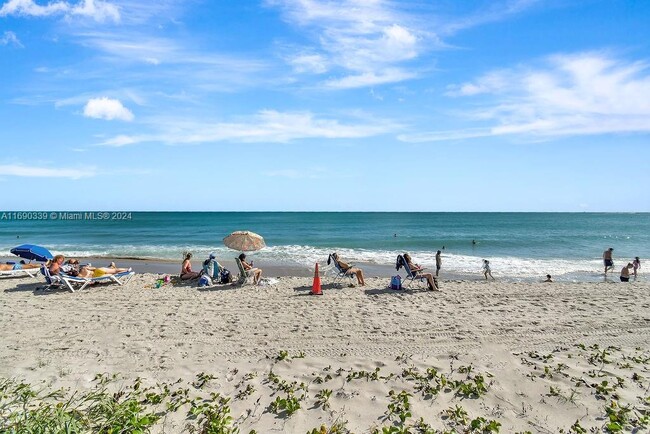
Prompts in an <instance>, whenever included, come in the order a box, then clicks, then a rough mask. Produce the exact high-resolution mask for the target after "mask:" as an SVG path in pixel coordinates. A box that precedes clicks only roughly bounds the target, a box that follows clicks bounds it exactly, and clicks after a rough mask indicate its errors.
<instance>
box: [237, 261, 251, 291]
mask: <svg viewBox="0 0 650 434" xmlns="http://www.w3.org/2000/svg"><path fill="white" fill-rule="evenodd" d="M235 262H236V263H237V268H238V269H239V279H238V280H237V284H238V285H252V284H253V280H254V279H255V277H254V276H253V275H252V273H250V272H249V271H246V270H244V266H243V265H242V263H241V261H240V260H239V258H235Z"/></svg>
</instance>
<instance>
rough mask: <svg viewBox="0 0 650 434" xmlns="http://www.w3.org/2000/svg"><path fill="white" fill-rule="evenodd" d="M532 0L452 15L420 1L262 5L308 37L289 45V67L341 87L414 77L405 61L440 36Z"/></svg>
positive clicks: (432, 46) (308, 0) (281, 0)
mask: <svg viewBox="0 0 650 434" xmlns="http://www.w3.org/2000/svg"><path fill="white" fill-rule="evenodd" d="M538 1H539V0H499V1H496V0H495V1H490V2H489V3H488V4H489V7H480V8H477V9H476V10H475V11H472V12H469V13H468V12H463V13H462V14H463V15H461V14H460V13H458V14H457V15H455V16H454V15H449V16H443V15H441V12H440V9H441V8H437V9H436V8H435V7H434V6H431V5H427V4H426V3H424V4H417V5H413V4H412V3H407V2H397V1H391V0H370V1H368V0H341V1H329V0H266V4H267V5H269V6H273V7H279V8H280V9H281V10H282V11H283V13H284V17H285V19H286V21H287V22H289V23H291V24H294V25H296V26H297V27H298V28H301V29H304V30H306V32H307V36H308V37H311V38H312V40H313V41H314V42H313V44H312V46H310V47H308V48H305V49H302V50H301V49H298V50H296V49H295V47H291V51H293V52H296V51H297V52H298V54H296V55H295V56H293V57H290V58H289V60H288V62H289V63H290V64H291V65H292V66H293V67H294V71H295V72H296V73H313V74H323V73H325V72H328V73H330V74H331V75H332V74H339V75H340V76H339V77H336V78H330V79H328V80H326V81H324V82H323V85H324V86H325V87H332V88H337V89H340V88H346V89H347V88H355V87H368V86H374V85H379V84H387V83H397V82H402V81H405V80H410V79H413V78H416V77H418V76H419V75H420V74H422V73H423V71H422V70H419V69H418V68H417V67H413V66H412V64H413V63H412V62H411V61H414V60H416V59H418V58H422V57H423V56H424V55H425V54H427V53H429V52H431V51H433V50H438V49H444V48H449V45H448V44H447V43H446V42H444V41H443V40H442V38H441V35H444V36H451V35H453V34H455V33H457V32H459V31H461V30H464V29H467V28H470V27H475V26H479V25H482V24H485V23H488V22H494V21H499V20H503V19H507V18H508V17H511V16H513V15H515V14H518V13H521V12H523V11H525V10H527V9H529V8H531V7H532V6H533V5H534V4H536V3H538ZM461 4H463V5H464V3H461ZM410 9H412V10H410ZM459 9H463V7H462V6H460V7H459ZM305 53H308V54H305ZM310 66H315V67H311V68H310Z"/></svg>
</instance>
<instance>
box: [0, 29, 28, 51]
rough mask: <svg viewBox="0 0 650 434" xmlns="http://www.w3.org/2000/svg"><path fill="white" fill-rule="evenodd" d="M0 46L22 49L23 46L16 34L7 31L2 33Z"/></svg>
mask: <svg viewBox="0 0 650 434" xmlns="http://www.w3.org/2000/svg"><path fill="white" fill-rule="evenodd" d="M0 45H13V46H15V47H20V48H22V47H23V44H21V43H20V41H19V40H18V37H17V36H16V34H15V33H14V32H11V31H9V30H7V31H5V32H4V33H3V35H2V37H1V38H0Z"/></svg>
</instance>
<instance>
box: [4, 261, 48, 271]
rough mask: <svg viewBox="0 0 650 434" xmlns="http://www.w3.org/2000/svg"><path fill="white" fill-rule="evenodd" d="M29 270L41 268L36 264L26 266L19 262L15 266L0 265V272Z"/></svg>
mask: <svg viewBox="0 0 650 434" xmlns="http://www.w3.org/2000/svg"><path fill="white" fill-rule="evenodd" d="M31 268H41V266H40V265H38V264H26V263H25V261H20V262H17V263H15V264H0V271H11V270H29V269H31Z"/></svg>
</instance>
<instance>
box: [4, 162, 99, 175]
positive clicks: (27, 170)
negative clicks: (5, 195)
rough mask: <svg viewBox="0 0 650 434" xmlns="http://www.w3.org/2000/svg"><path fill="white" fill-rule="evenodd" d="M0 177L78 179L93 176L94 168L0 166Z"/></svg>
mask: <svg viewBox="0 0 650 434" xmlns="http://www.w3.org/2000/svg"><path fill="white" fill-rule="evenodd" d="M0 175H5V176H19V177H26V178H69V179H80V178H88V177H91V176H95V168H94V167H87V166H84V167H83V168H65V167H56V168H49V167H35V166H24V165H22V164H8V165H0Z"/></svg>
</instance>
